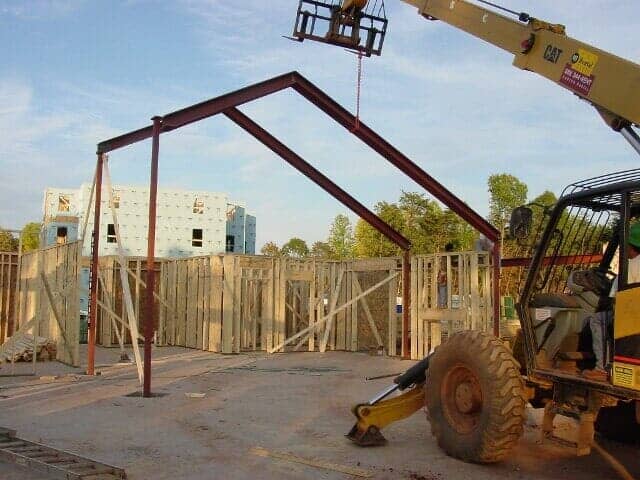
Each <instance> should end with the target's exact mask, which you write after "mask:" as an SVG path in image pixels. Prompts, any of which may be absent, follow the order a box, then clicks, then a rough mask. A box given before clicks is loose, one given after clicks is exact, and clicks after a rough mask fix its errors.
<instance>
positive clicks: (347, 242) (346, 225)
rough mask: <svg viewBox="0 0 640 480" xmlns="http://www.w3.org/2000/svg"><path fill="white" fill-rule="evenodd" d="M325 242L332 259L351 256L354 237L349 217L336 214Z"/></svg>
mask: <svg viewBox="0 0 640 480" xmlns="http://www.w3.org/2000/svg"><path fill="white" fill-rule="evenodd" d="M327 244H328V245H329V248H330V252H331V257H332V258H333V259H335V260H342V259H345V258H351V257H353V246H354V238H353V228H352V227H351V222H350V221H349V217H347V216H346V215H336V218H335V219H334V220H333V224H332V225H331V229H330V230H329V239H328V240H327Z"/></svg>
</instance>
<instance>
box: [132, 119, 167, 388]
mask: <svg viewBox="0 0 640 480" xmlns="http://www.w3.org/2000/svg"><path fill="white" fill-rule="evenodd" d="M152 120H153V137H152V138H153V142H152V144H151V174H150V179H149V229H148V231H147V287H146V292H145V293H146V298H145V303H146V309H145V310H146V311H145V322H144V369H143V372H144V380H143V385H142V396H143V397H145V398H148V397H150V396H151V342H152V341H153V327H154V324H155V319H156V311H155V302H154V298H153V292H154V290H155V286H156V269H155V261H156V207H157V203H158V152H159V150H160V129H161V126H162V119H161V118H160V117H153V119H152ZM133 341H136V339H134V340H133Z"/></svg>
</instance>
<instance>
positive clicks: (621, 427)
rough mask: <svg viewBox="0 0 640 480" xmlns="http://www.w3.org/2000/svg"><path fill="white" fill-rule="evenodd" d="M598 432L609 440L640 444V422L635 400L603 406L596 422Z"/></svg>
mask: <svg viewBox="0 0 640 480" xmlns="http://www.w3.org/2000/svg"><path fill="white" fill-rule="evenodd" d="M595 428H596V432H598V433H599V434H600V435H602V436H603V437H604V438H607V439H609V440H615V441H616V442H622V443H634V444H640V424H639V423H638V422H637V419H636V406H635V404H634V402H627V403H620V404H618V405H616V406H615V407H605V408H601V409H600V412H599V413H598V418H597V419H596V424H595Z"/></svg>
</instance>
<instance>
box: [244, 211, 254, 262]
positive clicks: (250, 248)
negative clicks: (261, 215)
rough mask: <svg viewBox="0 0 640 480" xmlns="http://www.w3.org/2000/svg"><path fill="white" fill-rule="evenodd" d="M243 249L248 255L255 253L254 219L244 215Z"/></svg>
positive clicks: (251, 216)
mask: <svg viewBox="0 0 640 480" xmlns="http://www.w3.org/2000/svg"><path fill="white" fill-rule="evenodd" d="M244 232H245V234H244V249H245V253H247V254H248V255H255V253H256V217H254V216H253V215H249V214H246V215H245V222H244Z"/></svg>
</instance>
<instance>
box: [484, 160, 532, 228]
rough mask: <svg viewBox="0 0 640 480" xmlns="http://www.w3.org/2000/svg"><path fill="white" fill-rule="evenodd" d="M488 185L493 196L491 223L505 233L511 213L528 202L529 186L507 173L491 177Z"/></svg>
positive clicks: (490, 202)
mask: <svg viewBox="0 0 640 480" xmlns="http://www.w3.org/2000/svg"><path fill="white" fill-rule="evenodd" d="M487 184H488V187H489V193H490V194H491V198H490V200H489V221H490V222H491V223H492V224H493V225H494V226H495V227H496V228H497V229H498V230H500V232H504V229H505V227H506V225H507V222H508V221H509V218H510V217H511V211H512V210H513V209H514V208H516V207H519V206H520V205H523V204H524V203H525V202H526V201H527V191H528V188H527V185H526V184H524V183H523V182H521V181H520V180H518V178H516V177H514V176H513V175H509V174H507V173H500V174H495V175H491V176H490V177H489V180H488V181H487Z"/></svg>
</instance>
